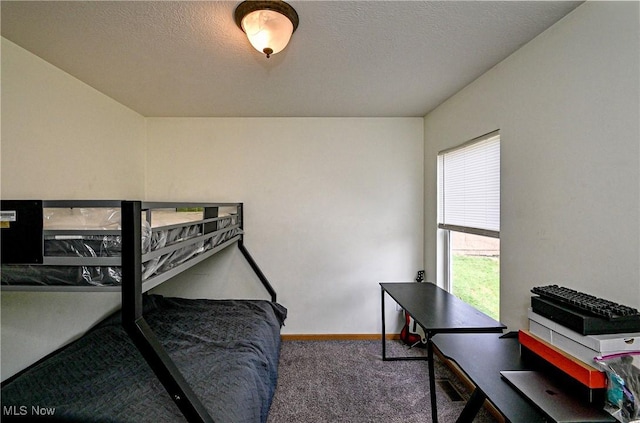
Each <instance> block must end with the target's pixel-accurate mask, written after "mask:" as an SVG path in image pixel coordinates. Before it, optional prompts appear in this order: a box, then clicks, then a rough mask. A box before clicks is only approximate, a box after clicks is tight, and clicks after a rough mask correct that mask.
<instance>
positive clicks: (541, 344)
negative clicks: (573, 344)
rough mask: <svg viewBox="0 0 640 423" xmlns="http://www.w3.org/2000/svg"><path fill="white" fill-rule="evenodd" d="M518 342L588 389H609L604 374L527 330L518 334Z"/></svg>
mask: <svg viewBox="0 0 640 423" xmlns="http://www.w3.org/2000/svg"><path fill="white" fill-rule="evenodd" d="M518 341H520V344H521V345H522V346H524V347H526V348H528V349H529V350H531V351H532V352H533V353H535V354H536V355H538V356H539V357H541V358H542V359H544V360H545V361H547V362H549V363H550V364H552V365H553V366H555V367H557V368H558V369H560V370H562V371H563V372H564V373H566V374H568V375H569V376H571V377H572V378H574V379H575V380H577V381H579V382H580V383H582V384H583V385H585V386H587V387H588V388H592V389H598V388H606V387H607V377H606V375H605V373H604V372H601V371H600V370H598V369H596V368H595V367H591V366H589V365H588V364H585V363H583V362H582V361H580V360H578V359H577V358H575V357H573V356H572V355H570V354H567V353H566V352H564V351H563V350H561V349H560V348H558V347H556V346H554V345H551V344H549V343H548V342H546V341H544V340H543V339H540V338H538V337H537V336H535V335H533V334H531V333H529V332H527V331H525V330H520V331H519V332H518Z"/></svg>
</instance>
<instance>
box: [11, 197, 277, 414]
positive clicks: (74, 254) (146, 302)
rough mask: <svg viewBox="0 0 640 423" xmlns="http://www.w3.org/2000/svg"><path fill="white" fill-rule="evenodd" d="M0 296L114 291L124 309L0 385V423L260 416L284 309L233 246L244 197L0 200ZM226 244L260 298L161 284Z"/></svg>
mask: <svg viewBox="0 0 640 423" xmlns="http://www.w3.org/2000/svg"><path fill="white" fill-rule="evenodd" d="M0 227H1V228H2V229H1V231H2V232H1V233H2V238H1V241H2V276H1V287H2V290H3V291H11V290H20V291H82V292H85V291H86V292H103V291H121V299H122V307H121V309H120V310H119V311H118V312H116V313H115V314H113V315H111V316H109V317H108V318H106V319H105V320H103V321H102V322H100V323H99V324H97V325H96V326H95V327H93V328H92V329H91V330H89V331H88V332H87V333H86V334H85V335H83V336H82V337H81V338H80V339H78V340H76V341H74V342H72V343H70V344H69V345H67V346H65V347H63V348H61V349H60V350H58V351H56V352H54V353H52V354H50V355H49V356H47V357H45V358H44V359H42V360H40V361H39V362H37V363H35V364H34V365H32V366H30V367H29V368H27V369H25V370H24V371H22V372H20V373H18V374H17V375H15V376H13V377H11V378H10V379H8V380H7V381H5V382H4V383H3V384H2V392H1V394H2V419H3V421H4V420H6V421H10V420H24V421H32V420H34V419H37V418H41V419H43V420H46V421H78V422H90V421H96V422H128V421H131V422H143V421H150V422H174V421H181V420H182V421H184V420H185V419H186V421H188V422H214V421H215V422H258V421H260V422H265V421H266V420H267V415H268V410H269V407H270V404H271V400H272V397H273V394H274V391H275V386H276V380H277V366H278V358H279V351H280V328H281V326H282V325H283V324H284V320H285V318H286V312H287V311H286V309H285V308H284V307H283V306H282V305H280V304H278V303H277V301H276V300H277V297H276V292H275V290H274V289H273V287H272V286H271V284H270V283H269V281H268V280H267V278H266V277H265V276H264V274H263V273H262V271H261V270H260V268H259V267H258V265H257V264H256V262H255V261H254V260H253V258H252V256H251V255H250V254H249V252H248V251H247V249H246V247H245V246H244V243H243V235H244V230H243V204H242V203H159V202H140V201H46V200H45V201H30V200H3V201H2V211H1V213H0ZM234 244H235V245H237V246H238V248H239V249H240V251H241V252H242V254H243V256H244V257H245V258H246V260H247V262H248V263H249V265H250V266H251V268H252V269H253V270H254V272H255V274H256V275H257V277H258V279H259V280H260V281H261V282H262V284H263V286H264V288H265V290H266V292H267V293H268V295H269V296H270V297H271V299H270V300H210V299H198V300H193V299H184V298H168V297H163V296H160V295H154V294H150V293H148V291H149V290H150V289H152V288H154V287H156V286H158V285H159V284H161V283H163V282H165V281H167V280H169V279H170V278H172V277H174V276H176V275H177V274H179V273H181V272H183V271H185V270H187V269H188V268H190V267H192V266H194V265H195V264H197V263H199V262H201V261H203V260H205V259H207V258H208V257H211V256H212V255H214V254H216V253H217V252H219V251H221V250H222V249H225V248H227V247H229V246H231V245H234Z"/></svg>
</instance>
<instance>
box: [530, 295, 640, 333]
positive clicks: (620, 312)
mask: <svg viewBox="0 0 640 423" xmlns="http://www.w3.org/2000/svg"><path fill="white" fill-rule="evenodd" d="M531 292H532V293H534V294H537V295H539V296H540V297H531V308H532V310H533V311H534V312H536V313H538V314H540V315H542V316H544V317H546V318H548V319H550V320H553V321H555V322H557V323H560V324H562V325H564V326H566V327H568V328H570V329H573V330H575V331H577V332H580V333H582V334H583V335H596V334H604V333H625V332H640V312H638V310H637V309H635V308H632V307H629V306H625V305H622V304H617V303H615V302H613V301H609V300H605V299H604V298H598V297H595V296H593V295H589V294H585V293H583V292H579V291H576V290H573V289H570V288H564V287H561V286H558V285H547V286H539V287H534V288H532V289H531Z"/></svg>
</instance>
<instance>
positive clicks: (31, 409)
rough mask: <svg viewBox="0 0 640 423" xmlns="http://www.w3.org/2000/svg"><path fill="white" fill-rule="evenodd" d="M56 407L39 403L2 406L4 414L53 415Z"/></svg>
mask: <svg viewBox="0 0 640 423" xmlns="http://www.w3.org/2000/svg"><path fill="white" fill-rule="evenodd" d="M55 414H56V408H55V407H41V406H39V405H32V406H26V405H5V406H3V407H2V415H3V416H53V415H55Z"/></svg>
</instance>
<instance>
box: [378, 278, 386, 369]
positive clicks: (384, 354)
mask: <svg viewBox="0 0 640 423" xmlns="http://www.w3.org/2000/svg"><path fill="white" fill-rule="evenodd" d="M380 304H381V305H380V309H381V310H382V361H386V360H387V343H386V338H387V335H386V330H385V324H384V288H382V287H381V288H380Z"/></svg>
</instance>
